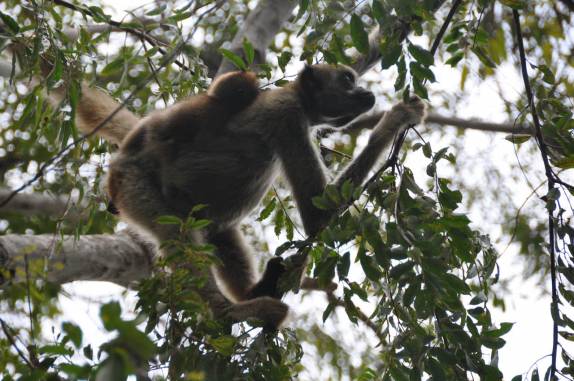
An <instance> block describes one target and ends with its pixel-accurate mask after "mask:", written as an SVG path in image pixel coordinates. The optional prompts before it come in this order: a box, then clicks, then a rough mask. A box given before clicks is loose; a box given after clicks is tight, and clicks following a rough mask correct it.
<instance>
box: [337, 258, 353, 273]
mask: <svg viewBox="0 0 574 381" xmlns="http://www.w3.org/2000/svg"><path fill="white" fill-rule="evenodd" d="M350 267H351V256H350V254H349V252H346V253H345V254H343V256H342V257H341V259H340V260H339V262H338V263H337V275H338V276H339V279H345V278H346V277H347V275H348V274H349V269H350Z"/></svg>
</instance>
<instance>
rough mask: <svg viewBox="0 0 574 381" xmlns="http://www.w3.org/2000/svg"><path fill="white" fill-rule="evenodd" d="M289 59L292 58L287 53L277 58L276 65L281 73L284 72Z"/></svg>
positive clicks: (291, 55)
mask: <svg viewBox="0 0 574 381" xmlns="http://www.w3.org/2000/svg"><path fill="white" fill-rule="evenodd" d="M291 57H293V54H292V53H291V52H289V51H285V52H282V53H281V55H280V56H279V57H278V58H277V64H278V65H279V68H281V71H282V72H285V66H287V64H288V63H289V61H291Z"/></svg>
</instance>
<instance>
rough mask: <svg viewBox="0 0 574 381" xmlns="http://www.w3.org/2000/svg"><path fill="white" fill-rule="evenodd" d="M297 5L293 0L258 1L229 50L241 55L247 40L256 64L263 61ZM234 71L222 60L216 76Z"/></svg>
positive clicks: (232, 67) (231, 65)
mask: <svg viewBox="0 0 574 381" xmlns="http://www.w3.org/2000/svg"><path fill="white" fill-rule="evenodd" d="M297 3H298V2H297V1H294V0H261V1H259V3H258V4H257V6H256V7H255V9H254V10H252V11H251V12H250V13H249V16H247V19H246V20H245V23H244V27H243V28H242V29H240V30H239V31H238V32H237V33H236V34H235V37H234V38H233V41H231V46H230V47H229V50H231V51H232V52H234V53H236V54H239V55H242V54H241V53H242V50H243V39H247V40H248V41H249V42H250V43H251V45H253V48H254V49H255V60H256V63H257V62H262V61H264V60H265V52H266V50H267V47H268V46H269V44H270V43H271V41H272V40H273V38H274V37H275V35H276V34H277V32H279V29H281V26H282V25H283V23H284V22H285V21H287V19H288V18H289V16H291V13H292V11H293V9H294V8H295V6H296V5H297ZM234 69H235V66H233V64H232V63H231V62H230V61H229V60H223V62H222V63H221V66H219V70H218V71H217V75H221V74H224V73H227V72H229V71H232V70H234Z"/></svg>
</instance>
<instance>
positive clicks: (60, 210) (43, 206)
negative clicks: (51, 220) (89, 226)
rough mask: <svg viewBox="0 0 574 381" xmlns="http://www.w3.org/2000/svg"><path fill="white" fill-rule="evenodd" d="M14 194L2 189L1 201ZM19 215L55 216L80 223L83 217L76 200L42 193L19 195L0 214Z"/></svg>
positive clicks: (0, 189) (0, 193)
mask: <svg viewBox="0 0 574 381" xmlns="http://www.w3.org/2000/svg"><path fill="white" fill-rule="evenodd" d="M11 193H12V190H11V189H8V188H0V200H4V199H5V198H6V197H8V196H9V195H10V194H11ZM4 213H18V214H22V215H25V216H54V217H58V218H63V219H66V220H68V221H78V220H80V219H81V217H82V216H83V213H82V211H81V210H80V208H78V205H77V203H76V202H75V200H73V199H70V198H68V197H64V196H53V195H48V194H40V193H19V194H17V195H16V196H14V198H13V199H12V200H10V202H9V203H8V204H6V205H5V206H3V207H2V209H0V214H4Z"/></svg>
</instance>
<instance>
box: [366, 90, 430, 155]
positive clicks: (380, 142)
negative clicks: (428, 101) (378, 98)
mask: <svg viewBox="0 0 574 381" xmlns="http://www.w3.org/2000/svg"><path fill="white" fill-rule="evenodd" d="M425 116H426V106H425V104H424V103H423V101H422V100H421V99H420V98H419V97H416V96H415V97H412V98H411V99H410V100H409V101H408V102H400V103H398V104H396V105H394V106H393V108H392V109H390V110H389V111H388V112H385V115H383V118H382V119H381V120H380V121H379V123H377V125H376V126H375V128H374V130H373V133H372V134H371V140H370V143H371V145H372V146H373V147H377V148H373V149H374V150H375V151H376V152H380V151H381V150H382V148H384V147H386V146H387V145H388V144H389V143H390V142H391V141H392V140H393V136H395V134H396V133H397V132H399V131H402V130H404V129H405V128H407V127H408V126H410V125H413V124H419V123H421V122H422V121H423V120H424V118H425Z"/></svg>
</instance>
